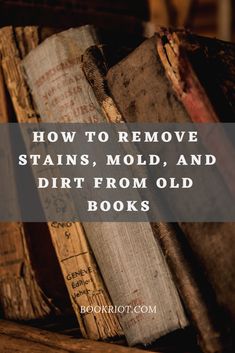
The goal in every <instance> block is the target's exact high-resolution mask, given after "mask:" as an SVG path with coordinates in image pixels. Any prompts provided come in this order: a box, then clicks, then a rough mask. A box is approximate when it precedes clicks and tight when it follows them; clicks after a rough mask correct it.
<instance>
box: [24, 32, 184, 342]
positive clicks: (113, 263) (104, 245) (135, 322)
mask: <svg viewBox="0 0 235 353" xmlns="http://www.w3.org/2000/svg"><path fill="white" fill-rule="evenodd" d="M88 28H89V27H82V28H80V29H72V30H69V31H66V32H62V33H60V34H58V35H55V36H52V37H51V38H49V39H48V40H46V41H45V42H44V43H42V44H41V45H39V46H38V47H37V48H36V49H35V50H33V51H31V52H30V53H29V54H28V55H27V56H26V57H25V59H24V60H23V67H24V70H25V73H26V78H27V81H28V84H29V86H30V88H31V92H32V95H33V97H34V100H35V103H36V106H37V109H38V111H39V113H40V116H41V119H42V121H51V122H90V123H91V122H92V123H99V122H104V121H107V120H111V121H119V118H120V114H119V113H118V111H117V110H115V106H114V105H113V104H112V100H111V99H109V98H107V99H106V101H105V102H104V103H103V105H100V104H99V102H98V100H97V99H96V96H95V92H94V91H93V89H92V87H91V85H90V84H89V82H88V81H87V79H86V77H85V74H84V73H83V71H82V68H81V64H82V63H81V60H82V56H83V54H84V52H85V50H86V49H87V48H88V46H92V45H95V44H96V43H95V41H91V40H90V33H89V32H88ZM76 32H79V33H80V40H78V38H77V36H76ZM55 82H56V84H55ZM49 92H53V94H52V95H50V94H49ZM68 92H70V94H67V93H68ZM83 227H84V229H85V232H86V236H87V238H88V241H89V243H90V245H91V247H92V250H93V252H94V254H95V257H96V259H97V262H98V265H99V268H100V269H101V273H102V276H103V278H104V280H105V283H106V286H107V288H108V290H109V293H110V296H111V298H112V301H113V304H114V305H116V306H121V307H125V306H131V307H133V306H136V305H146V306H150V307H152V308H155V309H154V310H155V312H152V313H150V312H149V313H147V314H143V313H142V314H140V313H135V312H130V313H126V314H123V315H120V322H121V325H122V328H123V330H124V333H125V335H126V337H127V341H128V343H129V344H130V345H135V344H137V343H144V344H147V343H151V342H153V341H155V340H156V339H157V338H159V337H161V336H163V335H165V334H167V333H169V332H172V331H174V330H177V329H180V328H184V327H185V326H186V325H187V319H186V317H185V313H184V309H183V307H182V304H181V301H180V298H179V294H178V292H177V290H176V287H175V285H174V282H173V279H172V276H171V273H170V270H169V268H168V265H167V263H166V261H165V257H164V255H163V253H162V251H161V248H160V246H159V244H158V241H157V240H156V239H155V238H154V234H153V231H152V229H151V226H150V224H149V223H138V222H137V223H115V222H110V223H104V222H99V223H97V222H94V223H83Z"/></svg>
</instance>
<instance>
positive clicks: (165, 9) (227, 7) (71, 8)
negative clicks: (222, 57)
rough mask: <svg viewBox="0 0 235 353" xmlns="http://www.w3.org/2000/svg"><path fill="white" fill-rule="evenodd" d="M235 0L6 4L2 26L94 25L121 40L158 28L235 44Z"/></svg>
mask: <svg viewBox="0 0 235 353" xmlns="http://www.w3.org/2000/svg"><path fill="white" fill-rule="evenodd" d="M234 3H235V0H116V1H112V0H5V1H4V0H0V25H1V26H4V25H8V24H12V25H15V26H17V25H21V26H23V25H41V26H49V27H58V28H68V27H71V26H79V25H82V24H86V23H93V24H94V25H96V26H98V27H99V28H101V29H103V30H105V31H109V33H110V34H111V33H112V34H115V37H118V36H125V35H127V36H137V35H144V36H151V35H152V34H153V33H154V31H155V30H156V29H157V28H158V26H173V27H183V26H186V27H187V28H189V29H191V30H192V31H193V32H195V33H198V34H202V35H206V36H210V37H217V38H220V39H224V40H230V41H234V40H235V26H234V23H235V21H234V19H235V15H234V12H235V11H234V9H235V4H234Z"/></svg>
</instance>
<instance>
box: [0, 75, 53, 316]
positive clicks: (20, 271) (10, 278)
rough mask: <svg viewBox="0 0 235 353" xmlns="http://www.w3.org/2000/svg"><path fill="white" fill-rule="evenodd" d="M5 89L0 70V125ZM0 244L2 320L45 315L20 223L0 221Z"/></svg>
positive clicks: (45, 303)
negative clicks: (3, 318)
mask: <svg viewBox="0 0 235 353" xmlns="http://www.w3.org/2000/svg"><path fill="white" fill-rule="evenodd" d="M5 89H6V88H5V85H4V80H3V76H2V71H0V123H7V122H9V114H10V113H9V109H8V102H7V98H6V92H5ZM0 241H1V249H0V302H1V307H2V310H3V315H4V317H6V318H9V319H15V320H31V319H38V318H42V317H45V316H47V315H49V314H50V313H51V312H52V308H53V306H52V305H51V304H50V302H49V300H48V299H47V298H46V296H45V295H44V294H43V291H42V290H41V288H40V287H39V285H38V283H37V281H36V278H35V274H34V271H33V269H32V266H31V261H30V258H29V250H28V246H27V242H26V237H25V230H24V227H23V224H22V223H19V222H15V223H14V222H10V223H7V222H1V223H0Z"/></svg>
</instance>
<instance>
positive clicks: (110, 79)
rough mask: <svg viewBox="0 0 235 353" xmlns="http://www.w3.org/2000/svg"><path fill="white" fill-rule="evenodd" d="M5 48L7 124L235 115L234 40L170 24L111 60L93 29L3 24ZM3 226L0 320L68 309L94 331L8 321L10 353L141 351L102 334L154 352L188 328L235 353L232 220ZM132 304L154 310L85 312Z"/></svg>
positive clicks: (214, 348)
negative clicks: (66, 333)
mask: <svg viewBox="0 0 235 353" xmlns="http://www.w3.org/2000/svg"><path fill="white" fill-rule="evenodd" d="M117 50H119V51H120V48H117ZM0 57H1V62H0V64H1V76H0V119H1V123H3V122H9V121H12V120H14V119H15V118H16V119H17V121H18V122H19V123H21V122H27V123H30V122H34V123H35V122H39V121H42V122H56V123H60V122H90V123H99V122H105V121H108V122H110V123H117V122H123V121H124V122H145V121H147V122H178V123H181V122H219V121H223V122H224V121H230V122H233V121H234V117H235V99H234V87H235V66H234V59H235V45H234V44H231V43H228V42H223V41H219V40H214V39H208V38H204V37H199V36H196V35H192V34H191V33H188V32H185V31H183V30H181V31H171V30H167V29H162V30H161V31H159V32H158V33H156V35H154V36H153V37H152V38H150V39H148V40H146V41H144V42H143V43H142V44H141V45H140V46H139V47H137V48H136V49H135V50H133V51H132V52H131V53H130V54H129V55H128V56H126V57H125V58H124V59H123V60H121V61H120V62H115V60H116V58H117V57H118V55H117V56H116V55H115V53H114V52H113V48H112V50H110V49H109V48H107V47H105V46H101V45H100V43H99V39H98V37H97V34H96V31H95V29H94V28H93V27H92V26H90V25H86V26H83V27H79V28H74V29H69V30H66V31H63V32H59V33H57V34H52V31H48V30H47V31H44V30H43V29H42V28H38V27H11V26H8V27H4V28H2V29H1V30H0ZM81 107H82V109H81ZM218 143H219V142H218ZM42 203H43V201H42ZM202 207H203V205H202ZM0 234H1V243H0V302H1V307H2V313H3V315H2V316H3V317H4V318H8V319H13V320H19V321H26V322H27V321H30V320H36V319H38V320H39V319H47V318H51V317H55V318H59V317H60V316H61V315H62V314H63V313H66V311H69V309H70V305H71V306H72V307H73V310H74V313H75V315H76V317H77V320H78V326H79V328H80V332H81V335H82V336H83V337H84V338H87V339H90V340H92V341H86V340H78V341H75V342H74V341H73V340H72V339H70V338H64V337H63V336H61V335H58V334H52V333H50V334H49V333H45V332H44V331H37V330H34V329H28V335H27V336H26V337H24V329H22V328H19V327H16V326H14V325H15V324H14V325H13V324H10V323H6V322H5V323H3V324H2V325H0V342H3V343H2V345H3V347H4V349H5V350H3V352H7V351H13V350H16V347H17V345H18V347H20V348H19V351H20V352H24V351H25V352H28V351H29V350H31V351H33V350H35V351H40V352H41V351H42V352H43V351H47V352H55V351H56V350H58V349H60V350H61V351H62V352H75V351H79V350H81V351H84V352H92V351H94V352H105V351H107V352H125V351H126V352H129V351H130V352H132V349H130V348H126V347H123V346H116V345H112V344H107V343H101V342H100V343H95V342H93V340H98V341H100V340H109V341H115V340H118V337H119V338H120V337H123V336H125V338H126V341H127V343H128V345H130V346H136V345H139V346H141V347H142V348H144V347H146V346H147V349H149V350H150V349H151V347H152V345H153V343H154V342H161V340H162V339H164V337H169V335H170V336H171V335H174V334H175V332H181V331H182V332H184V333H185V332H186V333H187V332H189V331H188V327H191V330H192V331H190V332H194V333H195V335H196V337H197V342H198V346H196V344H195V347H194V349H195V350H197V349H201V350H202V351H203V352H206V353H212V352H229V351H233V348H234V344H233V338H234V328H235V300H234V290H235V266H234V265H235V249H234V236H235V226H234V225H233V224H231V223H179V224H178V223H176V224H166V223H151V224H150V223H141V222H137V223H116V222H109V223H105V222H96V223H82V224H81V223H78V222H75V223H74V222H70V221H69V220H68V222H63V223H61V222H49V223H47V224H40V225H39V224H33V225H29V224H20V223H7V224H6V223H1V224H0ZM65 287H66V288H67V292H66V291H65ZM67 293H68V296H67ZM68 297H69V298H70V303H69V301H68ZM136 305H145V306H148V307H154V308H155V311H154V312H148V313H140V312H129V313H128V314H123V315H121V314H119V315H118V314H117V313H116V312H115V311H109V310H107V311H105V310H104V311H102V312H101V311H100V310H90V311H89V312H86V311H84V310H83V308H86V307H90V308H95V307H130V306H131V307H133V306H136ZM55 320H56V319H55ZM58 320H59V319H58ZM19 339H20V340H19ZM1 340H2V341H1ZM24 340H25V343H24ZM26 341H27V342H26ZM92 342H93V343H92ZM121 342H125V341H124V339H123V338H122V339H121ZM26 343H27V344H26ZM36 345H37V348H36ZM7 347H8V348H9V347H11V348H9V349H10V350H7ZM27 347H28V348H27ZM43 347H44V348H43ZM199 347H200V348H199ZM27 349H28V350H27ZM36 349H38V350H36ZM40 349H41V350H40ZM43 349H44V350H43ZM171 349H172V347H171ZM174 349H176V347H174ZM187 349H188V348H187ZM135 351H136V352H137V350H136V349H133V352H135Z"/></svg>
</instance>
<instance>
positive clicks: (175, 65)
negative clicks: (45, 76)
mask: <svg viewBox="0 0 235 353" xmlns="http://www.w3.org/2000/svg"><path fill="white" fill-rule="evenodd" d="M177 34H178V35H177ZM177 34H176V33H169V31H165V32H164V31H163V32H160V33H159V34H158V35H157V36H155V37H153V38H151V39H149V40H147V41H145V42H144V43H143V44H142V45H141V46H139V47H138V48H137V49H136V50H135V51H134V52H132V54H130V55H129V56H128V57H127V58H125V59H124V60H123V61H121V62H120V63H118V64H117V65H115V66H114V67H112V68H111V69H110V70H109V72H108V74H107V76H106V79H107V81H106V85H107V86H108V87H109V89H110V92H111V95H112V98H113V99H114V101H115V103H116V104H117V107H118V109H119V111H120V112H121V113H122V115H123V116H124V117H125V119H126V120H127V121H131V122H144V121H148V122H156V121H160V122H172V121H174V122H190V121H191V122H192V121H193V122H199V121H204V122H215V121H220V120H223V121H224V120H228V118H229V119H231V118H232V119H233V117H234V95H233V93H232V87H234V63H233V58H234V57H235V56H234V45H233V44H231V43H225V42H221V41H216V40H209V39H205V38H202V37H197V36H193V35H189V36H187V35H186V34H185V33H182V34H181V33H177ZM109 94H110V93H109ZM218 97H219V100H218ZM216 100H217V101H216ZM228 112H229V113H230V114H229V115H226V114H228ZM199 119H200V120H199ZM221 147H222V146H221ZM153 227H154V228H155V229H156V230H157V232H156V236H157V237H158V238H159V239H160V241H161V244H162V245H163V248H164V250H165V253H166V254H167V257H168V262H169V264H170V266H171V268H172V271H173V272H174V273H175V278H176V279H177V283H178V288H179V290H180V292H181V295H182V297H183V299H184V302H185V305H186V307H187V309H188V312H189V314H190V317H191V320H192V322H194V324H195V326H196V327H197V330H198V332H199V337H200V342H201V346H202V348H203V350H204V351H206V352H214V351H217V352H222V351H229V350H232V348H231V347H232V346H233V342H232V340H233V332H234V319H235V313H234V296H233V293H234V285H233V284H232V283H234V278H235V272H234V263H235V252H234V247H233V246H232V238H234V233H235V227H234V224H230V223H223V224H202V223H195V224H192V223H190V224H180V228H181V229H182V230H183V231H184V233H181V231H180V229H179V226H178V225H172V226H169V225H166V224H155V225H153ZM172 227H173V228H175V227H177V228H178V232H173V231H172Z"/></svg>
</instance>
